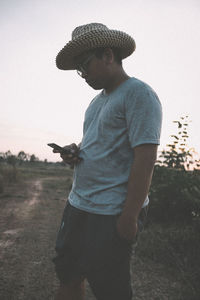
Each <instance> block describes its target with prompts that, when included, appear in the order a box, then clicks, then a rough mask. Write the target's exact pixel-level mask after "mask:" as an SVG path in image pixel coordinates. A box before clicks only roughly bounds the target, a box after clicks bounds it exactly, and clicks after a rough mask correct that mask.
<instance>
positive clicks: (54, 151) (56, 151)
mask: <svg viewBox="0 0 200 300" xmlns="http://www.w3.org/2000/svg"><path fill="white" fill-rule="evenodd" d="M52 151H53V153H60V152H59V151H58V150H56V149H53V150H52Z"/></svg>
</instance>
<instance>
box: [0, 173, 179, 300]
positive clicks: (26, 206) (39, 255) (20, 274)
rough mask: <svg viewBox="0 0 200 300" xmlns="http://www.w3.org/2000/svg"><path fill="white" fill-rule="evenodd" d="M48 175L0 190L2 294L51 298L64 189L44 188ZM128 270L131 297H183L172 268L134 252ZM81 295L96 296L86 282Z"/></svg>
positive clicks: (4, 297)
mask: <svg viewBox="0 0 200 300" xmlns="http://www.w3.org/2000/svg"><path fill="white" fill-rule="evenodd" d="M52 180H53V178H50V177H49V178H40V179H34V180H33V179H32V180H29V181H28V182H26V183H21V184H18V185H15V186H13V187H12V188H9V189H8V190H6V191H4V193H3V194H2V195H1V196H0V261H1V263H0V299H1V300H21V299H24V300H45V299H47V300H49V299H52V300H53V299H54V294H55V291H56V289H57V287H58V285H59V284H58V280H57V278H56V275H55V272H54V266H53V263H52V262H51V259H52V258H53V257H54V255H55V252H54V244H55V238H56V233H57V229H58V227H59V225H60V224H59V223H60V219H61V215H62V211H63V208H64V205H65V201H66V199H65V198H66V197H65V194H66V191H64V193H63V191H61V190H60V189H59V188H49V187H50V185H51V183H52ZM132 273H133V290H134V299H136V300H139V299H140V300H156V299H157V300H165V299H166V300H167V299H170V300H173V299H174V300H177V299H182V298H181V296H180V294H179V291H180V289H181V280H179V278H178V276H177V272H172V270H170V269H169V270H168V269H166V267H164V266H163V265H158V264H155V263H154V262H153V261H151V260H145V259H144V260H141V258H138V257H137V255H136V256H133V259H132ZM86 299H88V300H94V299H95V298H94V296H93V295H92V292H91V290H90V288H89V286H88V284H87V292H86ZM122 300H123V299H122Z"/></svg>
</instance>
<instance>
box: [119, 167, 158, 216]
mask: <svg viewBox="0 0 200 300" xmlns="http://www.w3.org/2000/svg"><path fill="white" fill-rule="evenodd" d="M153 165H154V164H150V165H148V166H147V165H145V164H144V163H143V164H142V165H141V163H140V162H135V163H133V165H132V168H131V172H130V176H129V181H128V191H127V197H126V201H125V205H124V209H123V214H125V215H131V216H132V218H133V219H136V220H137V218H138V215H139V213H140V210H141V208H142V206H143V203H144V201H145V199H146V197H147V195H148V192H149V188H150V184H151V179H152V174H153Z"/></svg>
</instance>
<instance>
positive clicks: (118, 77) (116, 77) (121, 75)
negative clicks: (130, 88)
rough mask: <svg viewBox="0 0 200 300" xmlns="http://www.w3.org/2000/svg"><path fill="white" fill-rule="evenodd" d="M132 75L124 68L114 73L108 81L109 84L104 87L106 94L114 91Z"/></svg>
mask: <svg viewBox="0 0 200 300" xmlns="http://www.w3.org/2000/svg"><path fill="white" fill-rule="evenodd" d="M129 78H130V77H129V76H128V75H127V74H126V73H125V71H124V70H123V69H121V70H120V71H118V72H116V73H115V74H112V76H111V78H110V80H108V81H107V83H108V84H107V86H106V87H105V88H104V90H105V93H106V94H110V93H112V92H113V91H114V90H115V89H116V88H117V87H118V86H119V85H120V84H122V83H123V82H124V81H126V80H128V79H129Z"/></svg>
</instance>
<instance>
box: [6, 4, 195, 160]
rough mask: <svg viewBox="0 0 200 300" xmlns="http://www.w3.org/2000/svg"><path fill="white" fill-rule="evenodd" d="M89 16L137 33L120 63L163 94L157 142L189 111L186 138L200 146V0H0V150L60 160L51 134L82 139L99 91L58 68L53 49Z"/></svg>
mask: <svg viewBox="0 0 200 300" xmlns="http://www.w3.org/2000/svg"><path fill="white" fill-rule="evenodd" d="M90 22H100V23H104V24H106V25H107V26H108V27H109V28H111V29H118V30H122V31H125V32H127V33H128V34H130V35H131V36H133V37H134V39H135V41H136V46H137V47H136V51H135V52H134V54H133V55H131V56H130V57H129V58H127V59H125V60H124V68H125V70H126V71H127V73H128V74H129V75H130V76H134V77H137V78H139V79H141V80H143V81H145V82H147V83H148V84H149V85H151V86H152V87H153V89H154V90H155V91H156V92H157V94H158V96H159V98H160V100H161V102H162V105H163V112H164V120H163V130H162V138H161V146H160V149H162V148H163V147H164V146H165V145H166V144H167V143H168V142H169V136H170V134H173V133H174V131H175V125H173V120H177V119H178V118H179V117H180V116H182V115H185V114H187V115H189V117H190V119H191V121H192V122H191V124H190V130H189V132H190V141H189V143H190V146H191V147H195V149H196V150H197V151H198V152H200V116H199V115H200V113H199V112H200V105H199V101H200V97H199V96H200V91H199V78H200V60H199V53H200V30H199V28H200V1H199V0H188V1H186V0H126V1H109V0H107V1H105V0H101V1H99V0H85V1H81V0H76V1H64V0H57V1H55V0H40V1H39V0H0V35H1V47H0V53H1V55H0V65H1V70H0V77H1V78H0V84H1V90H0V101H1V103H0V104H1V118H0V152H1V151H3V152H5V151H7V150H11V151H12V152H13V153H14V154H17V153H18V152H19V151H20V150H24V151H25V152H27V153H29V154H32V153H34V154H36V156H38V157H39V158H40V159H44V158H47V159H48V160H59V157H58V156H57V155H56V156H55V155H54V154H52V153H51V149H50V148H48V147H47V146H46V144H47V143H48V142H56V143H58V144H60V145H66V144H68V143H72V142H79V141H80V140H81V137H82V123H83V118H84V112H85V110H86V108H87V106H88V104H89V103H90V102H91V100H92V98H93V97H94V96H95V95H96V93H97V92H96V91H94V90H92V89H91V88H90V87H89V86H87V85H86V84H85V82H84V81H83V80H82V79H81V78H80V77H78V75H77V74H76V72H75V71H61V70H58V69H57V68H56V66H55V57H56V55H57V53H58V52H59V51H60V49H61V48H62V47H63V46H64V45H65V43H67V42H68V41H69V40H70V39H71V32H72V30H73V29H74V28H75V27H76V26H79V25H82V24H86V23H90Z"/></svg>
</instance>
